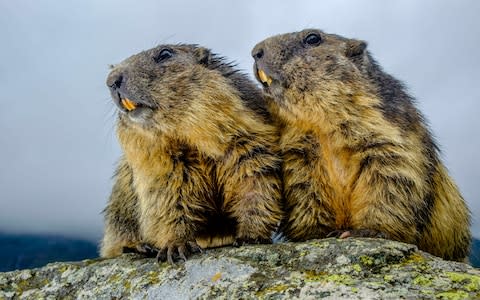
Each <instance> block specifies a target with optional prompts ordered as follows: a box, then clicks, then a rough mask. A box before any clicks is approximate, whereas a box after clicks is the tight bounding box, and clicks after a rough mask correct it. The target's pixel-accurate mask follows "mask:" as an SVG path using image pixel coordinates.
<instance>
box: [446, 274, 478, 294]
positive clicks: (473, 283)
mask: <svg viewBox="0 0 480 300" xmlns="http://www.w3.org/2000/svg"><path fill="white" fill-rule="evenodd" d="M445 274H446V275H447V276H448V278H450V280H451V281H452V282H455V283H460V284H462V285H463V286H464V287H465V289H466V290H467V291H470V292H474V291H479V290H480V276H475V275H469V274H463V273H457V272H446V273H445Z"/></svg>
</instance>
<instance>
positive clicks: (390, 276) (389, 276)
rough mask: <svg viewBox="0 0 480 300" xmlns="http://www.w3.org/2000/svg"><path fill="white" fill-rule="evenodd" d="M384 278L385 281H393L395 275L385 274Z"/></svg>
mask: <svg viewBox="0 0 480 300" xmlns="http://www.w3.org/2000/svg"><path fill="white" fill-rule="evenodd" d="M383 280H385V282H392V281H393V275H385V276H383Z"/></svg>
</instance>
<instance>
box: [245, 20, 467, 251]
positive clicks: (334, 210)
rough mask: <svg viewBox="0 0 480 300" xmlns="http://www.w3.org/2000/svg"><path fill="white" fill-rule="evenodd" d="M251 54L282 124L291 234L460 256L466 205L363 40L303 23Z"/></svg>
mask: <svg viewBox="0 0 480 300" xmlns="http://www.w3.org/2000/svg"><path fill="white" fill-rule="evenodd" d="M252 55H253V57H254V59H255V73H256V76H257V78H258V79H259V80H260V81H261V82H262V83H263V85H264V90H265V93H266V94H267V95H268V96H269V97H271V103H270V104H269V105H270V108H271V110H272V112H273V114H274V115H275V118H276V120H277V122H279V123H280V126H281V127H282V129H281V140H280V147H281V151H282V155H283V159H284V163H283V164H284V167H283V176H284V190H285V197H286V207H285V210H286V213H287V214H288V216H287V218H286V222H285V224H284V231H285V234H286V236H287V237H288V238H290V239H291V240H294V241H299V240H305V239H310V238H322V237H326V236H327V235H329V233H334V234H337V235H340V236H342V237H345V236H370V237H372V236H386V237H388V238H391V239H395V240H398V241H403V242H407V243H413V244H416V245H418V247H419V248H420V249H422V250H425V251H428V252H430V253H432V254H434V255H437V256H440V257H443V258H445V259H449V260H463V259H465V257H466V256H467V255H468V251H469V245H470V238H471V237H470V230H469V224H470V213H469V210H468V208H467V206H466V204H465V201H464V200H463V198H462V196H461V195H460V192H459V190H458V188H457V187H456V185H455V184H454V182H453V181H452V179H451V178H450V176H449V175H448V174H447V170H446V168H445V167H444V165H443V164H442V162H441V160H440V158H439V150H438V148H437V146H436V145H435V142H434V140H433V138H432V136H431V134H430V132H429V129H428V128H427V126H426V124H425V121H424V118H423V116H422V115H421V114H420V112H419V111H418V110H417V109H416V108H415V106H414V101H413V99H412V97H411V96H409V95H408V94H407V92H406V91H405V88H404V86H403V85H402V83H401V82H399V81H398V80H396V79H395V78H393V77H392V76H390V75H388V74H386V73H385V72H384V71H383V70H382V69H381V67H380V66H379V65H378V64H377V62H376V61H375V60H374V59H373V58H372V56H371V55H370V54H369V52H368V51H367V50H366V43H365V42H363V41H360V40H355V39H348V38H344V37H341V36H338V35H333V34H327V33H324V32H322V31H319V30H315V29H309V30H304V31H301V32H294V33H288V34H282V35H278V36H274V37H270V38H268V39H266V40H264V41H262V42H260V43H259V44H257V45H256V46H255V48H254V49H253V51H252Z"/></svg>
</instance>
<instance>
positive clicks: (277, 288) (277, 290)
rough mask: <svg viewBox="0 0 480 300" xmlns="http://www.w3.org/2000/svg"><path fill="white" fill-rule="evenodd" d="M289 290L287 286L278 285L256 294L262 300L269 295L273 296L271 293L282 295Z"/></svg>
mask: <svg viewBox="0 0 480 300" xmlns="http://www.w3.org/2000/svg"><path fill="white" fill-rule="evenodd" d="M288 288H289V286H288V285H286V284H278V285H273V286H271V287H268V288H266V289H263V290H261V291H258V292H257V293H256V295H257V296H258V297H259V298H261V297H263V296H265V295H267V294H271V293H282V292H284V291H286V290H287V289H288Z"/></svg>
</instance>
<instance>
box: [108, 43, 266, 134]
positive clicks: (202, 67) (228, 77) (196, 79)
mask: <svg viewBox="0 0 480 300" xmlns="http://www.w3.org/2000/svg"><path fill="white" fill-rule="evenodd" d="M107 86H108V87H109V89H110V92H111V95H112V98H113V100H114V102H115V103H116V104H117V106H118V107H119V109H120V114H119V117H120V120H119V128H120V129H121V128H122V127H129V128H135V129H138V130H140V131H149V132H150V133H151V132H152V131H161V132H176V131H179V130H180V127H182V128H186V127H195V126H198V127H201V126H209V120H212V119H214V118H220V117H221V116H222V114H223V115H225V114H228V113H229V112H228V110H229V109H230V110H231V109H233V108H232V107H236V106H241V105H242V103H241V102H242V100H244V101H246V102H249V101H250V100H251V99H256V100H255V101H256V102H258V99H261V93H260V91H259V90H258V89H256V88H255V85H254V84H253V83H252V82H250V81H249V80H248V79H246V77H245V76H244V75H243V74H241V73H239V72H237V71H236V70H235V69H234V68H233V66H232V65H231V64H230V63H226V62H225V60H224V59H223V58H222V57H219V56H217V55H215V54H213V53H211V51H210V50H209V49H206V48H203V47H199V46H197V45H184V44H179V45H161V46H158V47H155V48H153V49H150V50H146V51H143V52H141V53H139V54H136V55H133V56H131V57H129V58H128V59H126V60H125V61H123V62H122V63H120V64H119V65H117V66H115V67H114V68H113V70H112V71H111V73H110V74H109V76H108V78H107ZM255 101H253V100H251V101H250V102H251V103H254V102H255ZM255 105H259V104H258V103H257V104H255Z"/></svg>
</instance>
